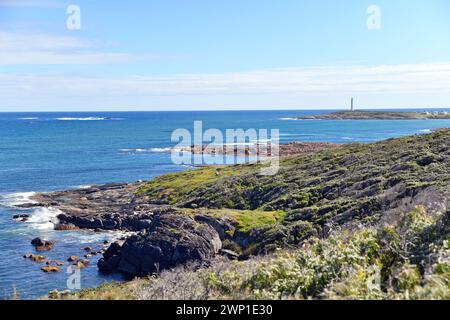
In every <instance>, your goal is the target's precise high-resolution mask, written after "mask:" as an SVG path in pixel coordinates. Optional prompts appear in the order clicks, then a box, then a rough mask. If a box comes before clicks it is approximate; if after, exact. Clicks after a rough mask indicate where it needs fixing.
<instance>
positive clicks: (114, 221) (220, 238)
mask: <svg viewBox="0 0 450 320" xmlns="http://www.w3.org/2000/svg"><path fill="white" fill-rule="evenodd" d="M447 134H448V129H442V130H436V131H435V132H434V133H433V134H428V135H416V136H410V137H405V138H400V139H393V140H392V139H390V140H386V141H381V142H378V143H375V144H369V145H359V144H355V145H345V146H339V147H338V146H337V145H333V146H331V145H330V146H329V147H330V148H328V149H326V150H313V151H311V152H302V153H300V154H301V155H302V156H298V155H297V156H295V155H292V154H288V155H287V156H286V157H284V158H283V159H284V160H283V163H284V165H291V162H292V161H293V163H297V162H299V163H303V162H302V161H303V160H302V159H310V160H314V163H316V165H318V167H317V168H314V167H312V168H314V169H313V171H315V170H319V171H318V173H319V172H321V173H320V174H328V173H327V171H326V170H325V171H320V168H322V169H323V168H325V167H324V165H323V164H322V162H323V161H328V160H326V159H328V158H329V157H331V158H333V157H336V156H339V155H346V154H347V152H350V153H354V152H355V151H357V152H362V154H364V155H367V150H368V149H371V148H374V149H375V150H378V149H379V148H378V146H382V145H386V146H389V148H391V147H390V146H391V144H396V143H397V140H398V141H416V140H417V141H422V140H426V139H427V138H424V137H430V136H436V137H438V138H439V137H440V135H442V137H445V136H446V135H447ZM319 145H320V144H319ZM321 146H322V145H321ZM310 147H311V146H310V145H308V148H310ZM313 149H314V148H313ZM308 150H310V149H308ZM303 151H304V150H303ZM316 155H317V156H316ZM349 159H351V157H350V158H349ZM424 161H425V160H424ZM428 161H429V160H426V162H427V163H428ZM255 166H257V165H249V166H245V165H241V166H237V167H236V166H234V167H203V168H199V169H196V170H193V171H182V172H178V173H172V174H170V173H169V174H166V175H163V176H159V177H157V178H155V179H154V180H153V181H150V182H135V183H115V184H106V185H93V186H89V187H87V186H85V187H84V188H81V189H75V190H67V191H59V192H50V193H42V194H39V193H38V194H35V195H32V196H31V200H32V201H33V202H34V203H29V204H22V205H20V204H19V207H20V208H28V209H29V208H39V207H44V208H50V207H51V208H54V209H57V210H61V211H62V212H64V213H62V214H60V215H58V217H57V218H58V219H59V223H57V224H56V225H55V229H57V230H64V231H67V230H73V231H76V230H78V229H88V230H93V231H96V232H100V233H101V232H102V231H108V230H109V231H111V230H113V231H114V230H116V231H118V230H120V231H127V232H132V233H133V234H132V235H131V236H129V237H128V238H123V239H122V240H121V241H119V242H116V243H113V244H112V245H110V246H109V248H105V249H106V250H105V251H104V252H101V254H102V255H103V258H101V259H100V260H99V263H98V268H99V269H100V270H101V271H102V272H105V273H116V272H120V273H124V274H127V275H131V276H147V275H149V274H153V273H157V272H159V271H158V270H171V269H173V268H174V267H176V266H179V265H186V264H189V263H194V265H197V267H200V266H202V265H203V264H204V263H205V262H207V261H213V260H215V259H219V260H220V259H225V260H226V261H235V260H239V261H247V260H249V259H250V260H251V259H253V258H252V257H254V256H259V254H260V253H263V252H273V250H274V249H276V247H277V246H278V245H276V246H275V243H277V241H279V240H277V239H278V237H280V236H279V235H276V234H271V233H272V232H273V230H274V229H273V228H278V227H275V226H278V225H280V224H283V223H287V222H288V221H290V220H287V213H286V211H287V210H279V209H280V208H286V207H287V206H288V205H291V204H288V203H284V204H282V205H281V207H273V208H272V209H269V208H265V209H263V210H255V209H244V208H238V207H235V205H232V206H230V205H226V206H225V208H222V209H220V207H221V206H222V205H220V206H217V208H215V207H216V205H214V204H211V203H208V202H205V201H210V200H209V199H208V197H204V196H201V197H200V198H199V199H197V200H194V201H193V202H192V200H189V201H190V202H186V199H184V198H183V197H184V194H192V195H195V196H196V197H198V196H199V195H201V193H200V194H197V193H198V192H201V190H202V188H205V187H208V186H211V187H213V188H214V187H215V184H216V182H217V181H219V180H220V181H222V179H223V180H224V181H227V180H229V179H234V177H235V176H236V177H239V176H241V175H248V177H251V176H252V175H253V174H254V172H255V171H256V170H255ZM327 170H329V169H327ZM331 172H333V171H331ZM340 174H345V171H342V172H340ZM333 175H334V174H333ZM246 179H247V178H246ZM187 181H196V182H195V183H192V184H186V182H187ZM250 181H252V178H251V179H250ZM233 183H236V182H233ZM178 188H180V190H178ZM208 188H209V187H208ZM207 190H208V189H207ZM208 193H210V194H215V193H217V194H223V192H217V191H213V192H210V191H208ZM281 198H283V197H278V196H277V197H276V199H278V200H277V202H279V200H280V199H281ZM200 200H201V201H200ZM198 201H200V203H199V202H198ZM296 201H298V200H296ZM293 203H294V202H293ZM356 203H357V202H356ZM296 205H298V204H296ZM323 209H325V207H324V208H323ZM320 210H322V209H320ZM327 210H328V209H327ZM301 214H302V215H305V214H306V215H307V216H308V215H310V214H311V213H307V212H303V213H301ZM291 215H292V214H289V216H290V217H291ZM249 217H252V218H251V220H249ZM289 219H292V217H291V218H289ZM302 219H303V218H302ZM308 219H309V218H308ZM341 219H342V218H341ZM345 220H348V217H347V218H345ZM345 220H342V221H345ZM338 221H340V220H339V219H337V220H336V222H338ZM303 223H305V225H303ZM339 223H340V222H339ZM289 225H290V222H289ZM294 225H295V224H294ZM294 225H292V226H294ZM287 226H288V225H287V224H286V225H285V226H284V227H287ZM284 227H283V228H284ZM289 228H290V227H289ZM295 228H298V226H296V225H295ZM295 228H294V229H292V231H291V230H290V231H289V233H290V232H293V230H295ZM316 228H317V226H315V225H314V224H311V225H310V224H306V221H305V222H302V227H301V234H302V236H301V237H300V238H295V242H296V243H297V242H299V241H300V242H301V241H303V240H302V239H307V238H309V237H314V236H320V237H326V236H327V233H328V232H329V231H326V230H323V229H322V230H320V229H316ZM175 230H177V232H175ZM296 232H298V231H296ZM283 237H284V236H283ZM180 238H181V239H187V240H183V241H184V242H181V243H180ZM283 241H284V240H283ZM285 245H287V246H288V247H289V245H288V244H285ZM285 245H283V246H282V247H284V246H285ZM155 249H156V251H155ZM142 250H144V251H142ZM155 252H158V254H156V255H155ZM175 252H177V254H175V255H174V253H175ZM199 252H201V254H200V255H199ZM139 255H144V256H147V257H151V258H149V259H150V261H151V263H149V262H145V263H144V265H142V263H143V262H142V261H136V260H134V262H133V258H132V257H135V256H139ZM174 256H175V257H176V258H173V257H174ZM167 257H170V259H167ZM154 263H158V266H159V267H158V270H156V269H154V267H153V266H152V265H154ZM197 267H194V268H197ZM159 268H161V269H159Z"/></svg>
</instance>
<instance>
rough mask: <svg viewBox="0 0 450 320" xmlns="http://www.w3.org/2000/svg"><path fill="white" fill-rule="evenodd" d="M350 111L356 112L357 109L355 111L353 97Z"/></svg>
mask: <svg viewBox="0 0 450 320" xmlns="http://www.w3.org/2000/svg"><path fill="white" fill-rule="evenodd" d="M350 111H352V112H353V111H355V109H354V105H353V97H352V101H351V103H350Z"/></svg>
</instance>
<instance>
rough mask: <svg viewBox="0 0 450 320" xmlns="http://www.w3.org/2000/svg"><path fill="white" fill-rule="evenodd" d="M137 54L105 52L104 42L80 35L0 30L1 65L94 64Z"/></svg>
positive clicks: (107, 62) (124, 58)
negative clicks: (79, 36)
mask: <svg viewBox="0 0 450 320" xmlns="http://www.w3.org/2000/svg"><path fill="white" fill-rule="evenodd" d="M135 58H136V57H134V56H132V55H130V54H127V53H116V52H105V51H104V48H103V46H102V44H101V43H99V42H95V41H88V40H84V39H81V38H77V37H69V36H54V35H48V34H42V33H33V34H30V33H17V32H6V31H0V65H64V64H67V65H71V64H86V65H91V64H110V63H120V62H129V61H131V60H133V59H135Z"/></svg>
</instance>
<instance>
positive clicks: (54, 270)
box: [41, 265, 61, 273]
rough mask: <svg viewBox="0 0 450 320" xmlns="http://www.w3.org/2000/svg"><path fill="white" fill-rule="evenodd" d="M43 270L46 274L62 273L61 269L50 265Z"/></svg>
mask: <svg viewBox="0 0 450 320" xmlns="http://www.w3.org/2000/svg"><path fill="white" fill-rule="evenodd" d="M41 270H42V271H44V272H46V273H52V272H59V271H61V268H59V267H55V266H50V265H49V266H45V267H42V268H41Z"/></svg>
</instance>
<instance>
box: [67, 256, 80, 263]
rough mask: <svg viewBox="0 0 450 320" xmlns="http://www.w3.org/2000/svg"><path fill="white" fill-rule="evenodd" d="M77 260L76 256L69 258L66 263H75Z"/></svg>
mask: <svg viewBox="0 0 450 320" xmlns="http://www.w3.org/2000/svg"><path fill="white" fill-rule="evenodd" d="M77 260H78V257H77V256H70V257H69V258H68V259H67V261H69V262H75V261H77Z"/></svg>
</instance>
